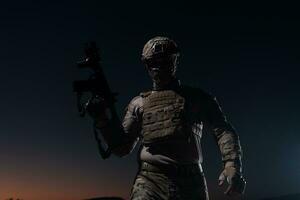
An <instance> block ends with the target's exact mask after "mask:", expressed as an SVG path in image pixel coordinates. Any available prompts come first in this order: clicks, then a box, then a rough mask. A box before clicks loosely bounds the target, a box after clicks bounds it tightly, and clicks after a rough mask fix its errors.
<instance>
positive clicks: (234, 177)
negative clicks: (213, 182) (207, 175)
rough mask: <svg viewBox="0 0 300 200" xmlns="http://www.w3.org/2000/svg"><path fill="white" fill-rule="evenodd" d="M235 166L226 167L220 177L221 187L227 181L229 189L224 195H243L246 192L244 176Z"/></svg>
mask: <svg viewBox="0 0 300 200" xmlns="http://www.w3.org/2000/svg"><path fill="white" fill-rule="evenodd" d="M239 171H240V170H237V168H236V167H234V166H225V168H224V170H223V171H222V173H221V175H220V177H219V186H222V185H223V184H224V182H225V180H227V182H228V187H227V189H226V191H225V192H224V194H226V195H242V194H243V193H244V191H245V187H246V181H245V179H244V178H243V176H242V174H241V173H240V172H239Z"/></svg>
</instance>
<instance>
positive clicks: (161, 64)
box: [145, 55, 177, 86]
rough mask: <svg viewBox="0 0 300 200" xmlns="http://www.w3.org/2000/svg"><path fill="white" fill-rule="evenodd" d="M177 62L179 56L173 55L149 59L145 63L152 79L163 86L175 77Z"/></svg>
mask: <svg viewBox="0 0 300 200" xmlns="http://www.w3.org/2000/svg"><path fill="white" fill-rule="evenodd" d="M176 62H177V57H174V55H172V56H168V57H162V58H155V59H149V60H146V61H145V64H146V67H147V69H148V72H149V75H150V77H151V79H152V81H153V82H155V83H156V84H158V85H161V86H163V85H166V84H168V83H169V82H170V81H171V80H172V79H173V78H174V77H175V72H176Z"/></svg>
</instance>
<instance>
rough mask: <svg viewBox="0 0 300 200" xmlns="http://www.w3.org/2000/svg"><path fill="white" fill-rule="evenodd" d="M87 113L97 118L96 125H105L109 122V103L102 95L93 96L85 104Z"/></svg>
mask: <svg viewBox="0 0 300 200" xmlns="http://www.w3.org/2000/svg"><path fill="white" fill-rule="evenodd" d="M85 109H86V111H87V113H88V114H89V115H90V116H91V117H92V118H93V119H94V120H95V123H96V126H97V127H98V128H99V127H104V126H105V125H106V124H107V123H108V114H107V103H106V102H105V100H104V99H103V98H101V97H98V96H96V97H92V98H91V99H89V100H88V102H87V103H86V105H85Z"/></svg>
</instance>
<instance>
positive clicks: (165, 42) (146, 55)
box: [142, 36, 179, 61]
mask: <svg viewBox="0 0 300 200" xmlns="http://www.w3.org/2000/svg"><path fill="white" fill-rule="evenodd" d="M174 54H176V55H179V49H178V46H177V44H176V43H175V42H174V41H173V40H171V39H169V38H167V37H161V36H157V37H154V38H152V39H150V40H149V41H148V42H147V43H146V44H145V46H144V48H143V52H142V61H146V60H150V59H155V58H161V57H166V56H170V55H174Z"/></svg>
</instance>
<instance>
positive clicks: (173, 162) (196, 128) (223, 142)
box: [96, 40, 243, 200]
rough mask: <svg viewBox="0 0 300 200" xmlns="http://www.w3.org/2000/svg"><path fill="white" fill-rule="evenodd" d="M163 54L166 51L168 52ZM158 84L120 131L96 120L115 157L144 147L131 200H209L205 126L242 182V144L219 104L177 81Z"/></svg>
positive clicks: (132, 107)
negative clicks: (116, 134)
mask: <svg viewBox="0 0 300 200" xmlns="http://www.w3.org/2000/svg"><path fill="white" fill-rule="evenodd" d="M159 41H161V40H159ZM168 41H169V40H168ZM151 45H152V44H151ZM151 45H150V46H151ZM152 47H153V45H152V46H151V48H152ZM158 49H159V50H164V51H167V50H166V48H165V47H163V48H158ZM146 50H147V49H146ZM144 52H145V49H144ZM171 54H172V55H173V54H174V52H172V53H171ZM172 61H174V62H177V58H176V57H172ZM172 73H173V72H172ZM174 73H175V72H174ZM150 76H151V74H150ZM153 79H155V77H154V78H153ZM158 83H159V81H154V86H153V89H152V90H150V91H147V92H142V93H141V94H140V95H139V96H137V97H135V98H133V99H132V100H131V102H130V103H129V105H128V106H127V108H126V112H125V116H124V119H123V123H122V126H121V128H120V126H116V125H114V124H110V122H109V120H108V121H106V122H107V123H103V119H102V120H96V126H97V127H98V128H99V129H100V130H101V133H102V135H103V137H104V138H105V140H106V142H107V143H108V145H109V146H110V147H111V149H112V153H114V154H115V155H118V156H120V157H122V156H124V155H127V154H128V153H130V152H131V151H132V150H133V149H134V147H135V146H136V144H137V142H138V141H140V142H141V144H142V145H141V149H140V155H139V171H138V173H137V176H136V179H135V182H134V185H133V188H132V192H131V199H133V200H139V199H143V200H144V199H146V200H147V199H157V200H161V199H162V200H168V199H174V200H175V199H181V200H182V199H184V200H185V199H186V200H193V199H195V200H196V199H202V200H207V199H208V192H207V186H206V181H205V177H204V174H203V171H202V167H201V163H202V152H201V145H200V140H201V137H202V130H203V126H207V127H209V128H210V129H211V130H212V133H213V134H214V136H215V138H216V141H217V143H218V146H219V149H220V152H221V155H222V161H223V162H224V165H225V167H229V168H230V170H229V171H230V172H232V173H231V174H233V175H232V177H238V178H239V179H242V176H241V154H242V152H241V147H240V143H239V138H238V135H237V134H236V132H235V130H234V129H233V127H232V126H231V125H230V124H229V123H228V122H227V120H226V118H225V116H224V115H223V113H222V111H221V109H220V106H219V105H218V103H217V101H216V99H215V98H214V97H212V96H211V95H209V94H207V93H205V92H203V91H202V90H200V89H198V88H193V87H189V86H185V85H182V84H181V83H180V81H179V80H178V79H177V78H176V77H175V76H173V75H171V76H170V80H169V81H168V82H167V84H158ZM112 131H118V132H119V133H120V134H119V137H118V138H112V137H111V135H112V134H111V132H112ZM229 168H227V169H229ZM231 169H234V171H232V170H231ZM223 175H224V173H223ZM226 176H227V174H226V173H225V176H224V177H226ZM242 181H243V180H242ZM239 187H240V189H241V190H243V186H239Z"/></svg>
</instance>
